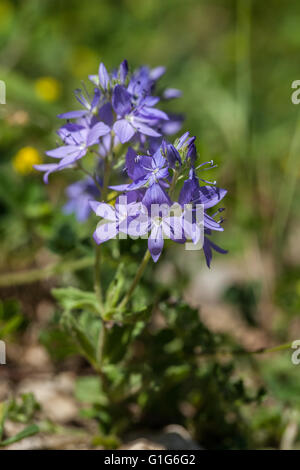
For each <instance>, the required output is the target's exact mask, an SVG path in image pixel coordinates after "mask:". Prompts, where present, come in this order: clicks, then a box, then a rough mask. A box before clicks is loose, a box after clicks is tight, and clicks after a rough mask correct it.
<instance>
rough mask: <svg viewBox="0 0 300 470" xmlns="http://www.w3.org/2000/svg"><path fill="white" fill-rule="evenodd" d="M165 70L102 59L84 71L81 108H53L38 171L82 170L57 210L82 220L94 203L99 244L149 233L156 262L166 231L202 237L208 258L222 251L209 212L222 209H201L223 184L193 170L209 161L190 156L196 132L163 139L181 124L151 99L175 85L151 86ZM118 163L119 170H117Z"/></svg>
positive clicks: (176, 236)
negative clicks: (51, 130) (52, 133)
mask: <svg viewBox="0 0 300 470" xmlns="http://www.w3.org/2000/svg"><path fill="white" fill-rule="evenodd" d="M164 72H165V69H164V67H157V68H155V69H150V68H148V67H145V66H144V67H140V68H139V69H137V70H136V71H134V72H133V73H132V74H130V73H129V69H128V64H127V61H126V60H124V61H123V62H122V63H121V64H120V66H119V67H118V69H116V70H114V71H113V72H112V73H109V72H108V71H107V69H106V67H105V66H104V64H102V63H101V64H100V66H99V71H98V74H97V75H90V76H89V80H90V82H91V83H92V84H93V87H94V88H93V92H92V94H90V93H89V92H88V91H87V89H86V88H84V90H76V92H75V93H76V98H77V100H78V101H79V103H80V104H81V106H82V109H81V110H76V111H69V112H66V113H64V114H61V115H59V118H60V119H64V120H66V122H65V123H64V124H63V125H62V127H61V128H60V129H59V130H58V132H57V133H58V136H59V137H60V139H61V141H62V145H60V146H59V147H57V148H56V149H54V150H50V151H48V152H46V154H47V155H48V156H49V157H51V158H54V159H55V163H47V164H43V165H37V166H36V168H37V169H38V170H40V171H44V172H45V174H44V181H45V182H46V183H47V182H48V177H49V175H50V174H51V173H53V172H56V171H60V170H63V169H65V168H76V169H79V170H82V171H84V172H85V173H86V174H87V175H88V177H86V178H85V179H84V180H80V181H78V182H76V183H73V184H72V185H70V186H69V187H68V188H67V191H66V192H67V197H68V202H67V204H66V205H65V207H64V210H65V211H66V212H75V213H76V216H77V218H78V220H80V221H82V220H85V219H86V218H87V217H88V216H89V213H90V210H91V209H93V210H94V211H95V212H96V214H97V215H98V216H100V217H101V218H102V219H103V220H102V222H101V223H100V224H98V227H97V228H96V231H95V233H94V239H95V241H96V242H97V243H98V244H100V243H103V242H104V241H106V240H108V239H111V238H113V237H115V236H117V235H118V234H128V235H131V236H137V234H138V235H139V236H141V237H144V238H148V248H149V251H150V253H151V256H152V258H153V260H154V261H155V262H156V261H157V260H158V258H159V257H160V255H161V252H162V249H163V245H164V239H165V238H170V239H172V240H173V241H175V242H177V243H185V242H186V241H188V240H191V241H192V242H193V243H194V244H195V245H197V244H199V241H200V240H201V237H202V245H203V249H204V253H205V257H206V261H207V264H208V266H209V265H210V262H211V258H212V249H214V250H216V251H218V252H220V253H225V251H224V250H222V249H221V248H219V247H218V246H217V245H215V244H214V243H213V242H212V241H211V240H210V235H211V234H212V231H222V230H223V228H222V225H221V223H222V220H219V221H216V220H215V216H216V215H217V214H218V213H219V212H221V211H222V210H223V209H218V210H217V211H216V213H215V214H213V215H209V214H208V212H207V211H208V210H209V209H211V208H212V207H213V206H215V205H216V204H218V203H219V202H220V201H221V199H222V198H223V197H224V196H225V194H226V191H225V190H223V189H219V188H217V187H216V184H215V182H208V181H206V180H203V179H201V178H199V177H198V176H197V172H198V170H203V169H208V168H212V167H214V164H213V162H206V163H202V164H199V162H197V151H196V146H195V137H191V136H190V135H189V133H188V132H186V133H185V134H183V135H182V136H181V137H180V138H179V139H177V140H176V141H175V142H174V143H173V144H172V143H170V142H169V140H168V138H169V137H168V136H169V135H171V134H175V133H177V132H178V131H179V130H180V128H181V125H182V118H181V117H180V116H173V115H170V114H167V113H166V112H165V111H163V110H162V109H160V108H159V107H158V105H159V104H160V103H161V102H162V101H164V100H169V99H171V98H177V97H179V96H180V94H181V93H180V91H179V90H177V89H174V88H167V89H165V90H163V91H162V92H161V93H160V94H156V84H157V81H158V79H159V78H160V77H161V76H162V75H163V74H164ZM129 145H130V146H129ZM126 150H127V153H126ZM88 154H89V155H91V154H93V155H95V158H94V160H93V162H94V163H93V168H92V171H88V170H87V168H86V167H85V166H84V165H83V160H82V159H83V158H84V157H86V156H87V155H88ZM125 154H126V156H125ZM85 161H90V160H88V159H87V160H85ZM122 165H123V167H124V174H120V168H121V167H122ZM111 170H115V171H114V172H113V173H112V172H111ZM109 175H110V176H112V177H114V176H113V175H116V176H117V175H119V178H122V179H123V183H122V184H118V185H112V184H111V182H110V181H109ZM124 176H127V181H124ZM128 180H129V181H128ZM119 182H121V181H119ZM108 188H110V189H111V190H114V191H118V192H119V193H120V195H119V196H118V198H117V200H116V201H115V204H114V205H112V204H108V203H107V201H106V194H107V190H108ZM101 193H102V194H101ZM125 196H126V197H125ZM124 198H125V199H124ZM101 199H102V200H103V202H99V201H101ZM124 200H125V202H124ZM199 206H201V207H202V212H201V211H200V212H199ZM200 213H201V215H200ZM202 245H201V246H202Z"/></svg>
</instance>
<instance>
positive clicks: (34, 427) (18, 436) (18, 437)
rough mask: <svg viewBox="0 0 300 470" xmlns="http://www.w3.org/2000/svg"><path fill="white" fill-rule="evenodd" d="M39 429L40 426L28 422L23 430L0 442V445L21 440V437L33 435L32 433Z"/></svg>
mask: <svg viewBox="0 0 300 470" xmlns="http://www.w3.org/2000/svg"><path fill="white" fill-rule="evenodd" d="M39 430H40V428H39V426H38V425H37V424H30V425H29V426H27V427H26V428H25V429H23V431H21V432H19V433H18V434H16V435H15V436H12V437H10V438H8V439H5V440H4V441H2V442H0V446H1V447H4V446H8V445H10V444H14V443H15V442H18V441H21V440H22V439H25V438H26V437H30V436H33V435H34V434H37V433H38V432H39Z"/></svg>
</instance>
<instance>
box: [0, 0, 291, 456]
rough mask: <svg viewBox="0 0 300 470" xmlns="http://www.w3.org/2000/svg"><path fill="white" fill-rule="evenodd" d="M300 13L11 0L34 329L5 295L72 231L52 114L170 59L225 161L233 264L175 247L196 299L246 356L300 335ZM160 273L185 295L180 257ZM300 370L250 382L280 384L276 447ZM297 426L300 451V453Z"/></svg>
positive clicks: (9, 106) (10, 251) (222, 0)
mask: <svg viewBox="0 0 300 470" xmlns="http://www.w3.org/2000/svg"><path fill="white" fill-rule="evenodd" d="M299 18H300V4H299V3H297V2H282V1H280V0H270V1H268V2H261V1H259V0H164V1H161V0H143V1H138V0H100V1H99V0H98V1H96V0H89V2H88V3H86V2H82V1H79V0H68V1H58V0H44V1H38V0H26V1H22V0H20V1H13V0H0V79H1V80H4V81H5V83H6V87H7V96H6V101H7V102H6V104H5V105H0V119H1V125H0V153H1V160H0V164H1V171H0V213H1V215H0V237H1V250H0V269H1V272H2V273H3V275H2V276H1V279H0V285H2V290H1V298H2V300H3V301H5V299H7V298H8V299H10V298H11V297H15V298H17V299H18V300H19V301H20V302H21V309H23V314H25V316H26V317H27V320H28V317H29V318H31V320H32V321H34V318H35V317H34V315H35V314H34V308H35V307H34V305H35V304H34V303H32V302H31V300H29V301H28V300H26V295H24V291H23V290H22V287H21V286H19V287H18V288H14V287H12V286H8V285H7V284H9V282H6V281H5V276H6V274H5V273H7V272H15V271H18V270H20V269H27V268H35V267H38V268H39V267H42V266H45V265H47V263H48V262H50V261H52V260H53V259H54V258H53V256H54V257H55V256H57V255H52V254H51V253H50V251H49V250H48V248H45V246H46V247H49V246H50V248H51V246H53V239H54V240H55V236H56V231H57V230H59V229H60V230H62V228H61V227H62V224H63V217H62V216H61V212H60V210H61V206H62V204H63V202H64V187H65V185H66V179H67V178H69V176H68V175H67V174H59V175H53V177H52V178H51V181H50V184H49V186H48V187H45V186H43V184H42V182H41V175H40V174H38V173H37V172H34V171H31V164H32V163H35V162H38V161H39V160H40V159H42V158H43V153H44V152H45V150H47V149H49V148H53V147H54V145H55V141H56V137H55V129H56V128H57V127H58V120H57V118H56V115H57V114H58V113H59V112H64V111H68V110H71V109H77V104H76V101H75V98H74V96H73V90H74V88H76V87H79V86H80V83H81V80H87V76H88V75H89V74H92V73H96V71H97V69H98V64H99V62H100V61H103V62H104V63H105V64H106V66H107V67H108V68H109V69H111V68H113V67H115V66H116V65H118V64H119V63H120V62H121V61H122V60H123V59H124V58H127V60H128V61H129V64H130V67H131V69H133V68H135V67H136V66H139V65H141V64H149V65H150V66H153V67H155V66H158V65H166V67H167V73H166V75H165V76H164V77H163V79H162V84H163V85H167V86H170V87H176V88H179V89H181V90H182V91H183V97H182V98H181V99H179V100H176V101H174V102H172V103H171V104H170V106H169V108H168V109H170V108H171V110H172V111H174V112H176V113H181V112H183V113H184V114H185V117H186V119H185V121H184V124H183V130H184V131H185V130H190V132H191V134H193V135H196V136H197V143H198V150H199V152H200V155H201V156H202V158H203V161H207V160H210V159H214V160H215V161H216V162H217V163H218V168H217V169H216V170H214V171H213V172H212V173H213V174H210V175H209V178H210V179H215V178H216V179H217V181H218V184H219V185H220V186H221V187H225V188H226V189H228V196H227V197H226V200H225V206H226V213H225V214H226V215H225V217H226V222H225V231H224V233H222V234H220V235H219V236H217V237H215V240H216V241H217V242H218V243H220V245H221V246H222V247H224V248H226V249H228V250H229V254H228V255H226V256H223V257H222V256H221V255H216V256H215V257H214V260H213V264H212V268H211V270H207V269H206V267H205V266H204V259H203V256H202V254H199V255H198V254H197V256H194V255H193V256H189V258H188V261H187V262H186V261H184V260H185V258H184V256H185V253H182V252H181V253H180V254H177V251H175V250H174V249H172V251H171V250H170V253H171V255H172V260H173V262H174V265H175V266H176V269H177V270H179V272H180V274H181V276H182V279H184V280H185V281H184V283H183V286H184V289H183V291H184V295H185V298H186V299H187V300H188V301H189V302H191V303H193V304H195V305H196V306H200V307H201V309H202V310H201V312H202V313H201V315H202V320H203V321H204V322H205V323H206V324H207V325H208V326H209V328H211V329H212V330H213V331H222V332H226V333H229V334H232V335H233V336H234V337H235V339H236V340H237V341H239V342H240V343H241V344H243V346H245V347H247V348H249V349H255V348H260V347H265V346H272V345H276V344H279V343H280V342H285V341H291V340H293V339H298V338H300V320H299V307H300V278H299V272H300V269H299V260H300V244H299V236H300V222H299V218H298V213H299V185H298V181H299V176H300V168H299V154H300V114H299V111H300V106H297V105H294V104H293V103H292V102H291V94H292V91H293V90H292V88H291V84H292V82H293V81H294V80H297V79H300V67H299V60H298V59H299V51H300V32H299ZM70 224H71V225H72V227H75V226H76V224H75V222H74V221H73V220H71V219H70ZM88 229H89V230H90V227H89V228H88ZM88 229H87V228H84V227H81V228H80V229H79V230H78V229H74V230H77V232H76V234H75V235H74V236H75V237H79V238H80V237H82V238H84V237H87V234H88ZM60 233H61V232H60ZM70 239H71V241H70ZM51 243H52V245H51ZM67 243H71V244H72V237H69V238H68V237H67ZM56 248H57V247H56ZM60 248H61V251H67V249H68V246H67V247H66V246H65V245H63V246H62V247H60ZM58 251H59V250H57V249H56V254H57V253H58ZM55 259H56V258H55ZM166 259H167V257H166V258H165V260H166ZM183 266H184V267H183ZM159 276H160V277H159V279H162V281H163V282H165V283H166V285H168V284H172V283H173V285H174V284H175V285H176V276H175V277H174V273H173V277H172V266H171V267H170V261H164V262H163V263H162V267H161V268H160V269H159ZM26 289H28V288H26V287H25V290H26ZM178 289H179V286H178ZM180 289H181V287H180ZM48 290H49V289H48V288H47V285H45V286H44V291H45V293H44V295H45V296H46V297H47V295H49V294H48ZM24 299H25V300H24ZM24 312H25V313H24ZM0 320H1V317H0ZM0 331H1V330H0ZM299 367H300V366H298V368H297V366H294V365H292V364H291V361H290V352H289V351H288V352H285V353H280V354H278V353H276V354H275V355H274V356H272V357H270V356H266V357H264V358H262V359H260V360H259V364H258V366H257V371H256V374H257V375H256V376H255V379H254V381H256V382H258V383H263V384H265V385H266V386H267V387H269V388H268V391H269V396H270V397H271V398H270V400H271V402H270V403H268V404H264V405H261V409H260V410H259V411H258V412H257V413H258V416H257V418H256V421H255V419H254V418H253V423H254V427H255V426H256V427H257V429H262V431H261V432H264V431H265V432H266V433H268V432H269V433H271V434H272V432H274V435H276V436H275V437H274V436H273V437H274V439H273V437H272V439H273V440H272V439H270V441H271V442H272V443H274V442H275V444H274V446H276V447H279V446H280V443H282V439H284V438H285V434H284V429H286V427H287V426H290V422H292V423H294V421H296V423H299V422H300V404H299V398H298V397H299V391H300V381H299V371H300V369H299ZM268 407H269V409H270V410H271V411H270V412H267V411H266V412H265V413H266V415H264V414H263V413H264V409H268ZM274 410H275V411H274ZM268 413H269V414H268ZM280 416H284V418H281V417H280ZM264 420H265V421H266V422H267V424H266V423H265V421H264ZM282 420H283V421H284V420H285V421H284V422H283V421H282ZM270 423H271V424H270ZM268 426H270V429H271V430H269V428H268ZM297 426H298V424H297ZM297 426H296V432H295V433H294V435H293V442H292V443H291V444H290V445H291V446H293V445H295V446H296V447H297V446H298V447H299V446H300V439H299V437H300V436H299V426H298V427H297ZM266 429H267V431H266ZM289 429H290V428H289ZM278 436H279V437H278ZM262 441H263V438H262ZM284 442H285V441H284ZM284 445H285V444H284ZM287 445H288V444H287Z"/></svg>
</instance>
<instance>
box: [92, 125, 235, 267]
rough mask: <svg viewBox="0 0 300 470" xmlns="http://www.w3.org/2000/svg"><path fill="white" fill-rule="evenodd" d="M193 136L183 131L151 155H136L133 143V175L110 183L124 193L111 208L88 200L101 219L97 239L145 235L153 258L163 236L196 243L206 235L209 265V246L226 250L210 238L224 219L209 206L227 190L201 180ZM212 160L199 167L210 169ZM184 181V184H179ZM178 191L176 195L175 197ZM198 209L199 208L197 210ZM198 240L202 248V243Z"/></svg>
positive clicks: (129, 167)
mask: <svg viewBox="0 0 300 470" xmlns="http://www.w3.org/2000/svg"><path fill="white" fill-rule="evenodd" d="M196 154H197V152H196V147H195V138H194V137H189V133H188V132H187V133H185V134H184V135H183V136H182V137H181V138H180V139H178V140H177V141H176V142H175V144H174V145H173V144H170V143H167V142H166V141H165V140H163V141H162V144H161V145H160V147H159V148H158V149H157V150H156V152H155V153H154V154H152V155H151V154H147V155H140V154H139V153H137V152H136V151H134V150H133V149H132V148H129V149H128V151H127V154H126V172H127V176H128V178H129V179H130V180H131V181H130V182H129V183H127V184H122V185H117V186H110V188H111V189H113V190H116V191H120V192H122V193H123V194H126V198H124V197H123V196H120V197H119V198H118V199H117V201H116V204H115V207H113V206H111V205H110V204H107V203H104V202H96V201H92V202H91V207H92V209H93V210H94V211H95V213H96V214H97V215H98V216H100V217H101V218H102V219H104V222H103V223H100V224H99V225H98V227H97V228H96V231H95V233H94V239H95V241H96V243H98V244H100V243H103V242H105V241H107V240H108V239H111V238H115V237H116V236H117V234H118V233H120V232H121V233H122V234H128V235H130V236H135V237H136V236H140V237H145V238H148V248H149V251H150V253H151V256H152V258H153V260H154V261H155V262H156V261H157V260H158V258H159V257H160V255H161V252H162V249H163V245H164V239H165V238H170V239H172V240H173V241H175V242H177V243H185V242H187V241H188V240H191V241H192V242H193V243H194V244H195V245H197V244H198V243H199V241H200V239H201V236H202V235H204V237H203V240H202V245H203V249H204V253H205V256H206V261H207V264H208V266H209V265H210V261H211V257H212V249H214V250H216V251H219V252H221V253H225V251H224V250H222V249H221V248H219V247H218V246H217V245H215V244H214V243H212V242H211V241H210V239H209V236H210V235H211V233H212V231H213V230H216V231H223V228H222V225H221V223H222V220H220V221H216V220H215V219H214V216H216V215H217V214H219V212H221V211H222V210H223V208H220V209H218V210H217V212H216V213H215V214H213V216H210V215H208V213H207V209H210V208H211V207H213V206H215V205H216V204H218V203H219V202H220V201H221V200H222V199H223V197H224V196H225V194H226V190H224V189H220V188H217V187H216V185H215V183H214V182H213V183H210V184H208V182H207V181H204V180H202V181H203V182H205V183H206V184H203V185H200V182H199V178H198V177H197V175H196V167H195V162H196ZM213 166H214V165H213V162H212V161H210V162H206V163H203V164H202V165H199V166H198V167H197V169H200V168H201V167H205V168H206V169H207V168H212V167H213ZM182 181H183V184H182ZM176 196H177V197H176ZM201 208H202V209H203V211H201ZM202 245H201V247H202Z"/></svg>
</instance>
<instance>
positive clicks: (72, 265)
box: [0, 256, 94, 287]
mask: <svg viewBox="0 0 300 470" xmlns="http://www.w3.org/2000/svg"><path fill="white" fill-rule="evenodd" d="M93 262H94V258H93V257H89V256H87V257H84V258H81V259H78V260H72V261H61V262H59V263H54V264H50V265H49V266H46V267H44V268H37V269H29V270H27V271H21V272H15V273H6V274H2V275H0V287H10V286H19V285H22V284H31V283H33V282H37V281H42V280H44V279H49V278H50V277H54V276H56V275H58V274H61V273H64V272H68V271H69V272H72V271H79V270H80V269H85V268H88V267H90V266H92V265H93Z"/></svg>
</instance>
